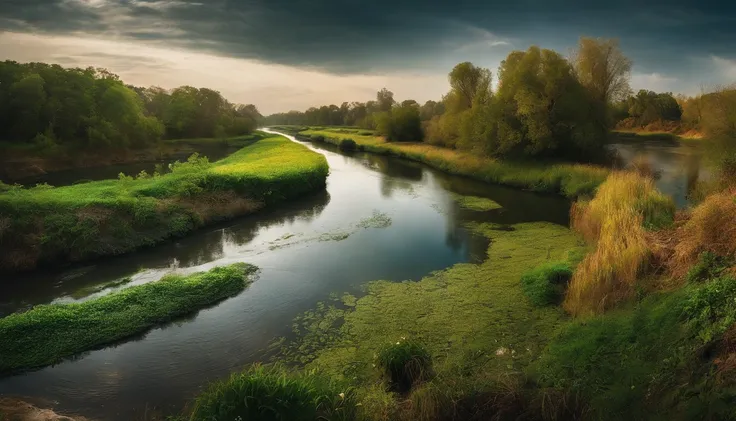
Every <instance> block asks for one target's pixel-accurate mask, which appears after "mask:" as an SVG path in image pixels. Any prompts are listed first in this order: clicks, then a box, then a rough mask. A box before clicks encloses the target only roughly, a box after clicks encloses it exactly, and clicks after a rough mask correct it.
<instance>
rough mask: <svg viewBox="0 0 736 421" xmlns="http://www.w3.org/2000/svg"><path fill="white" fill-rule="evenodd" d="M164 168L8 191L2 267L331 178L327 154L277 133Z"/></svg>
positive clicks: (123, 240)
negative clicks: (220, 154) (213, 157)
mask: <svg viewBox="0 0 736 421" xmlns="http://www.w3.org/2000/svg"><path fill="white" fill-rule="evenodd" d="M170 169H171V172H170V173H167V174H165V175H158V176H148V175H147V174H146V176H140V177H138V178H133V177H131V176H125V175H123V176H121V177H119V179H116V180H103V181H95V182H89V183H83V184H76V185H72V186H65V187H50V186H39V187H34V188H29V189H9V190H7V191H5V192H3V193H0V215H2V216H0V249H2V251H3V252H2V253H0V270H23V269H32V268H34V267H36V266H38V265H39V264H54V263H64V262H68V261H81V260H86V259H90V258H94V257H98V256H104V255H115V254H122V253H126V252H129V251H132V250H135V249H137V248H140V247H144V246H150V245H154V244H157V243H160V242H162V241H165V240H167V239H169V238H171V237H176V236H182V235H184V234H186V233H188V232H190V231H192V230H194V229H196V228H198V227H201V226H203V225H206V224H209V223H213V222H217V221H221V220H224V219H229V218H233V217H235V216H238V215H243V214H247V213H251V212H254V211H256V210H258V209H260V208H262V207H264V206H268V205H272V204H275V203H278V202H281V201H284V200H287V199H289V198H294V197H297V196H299V195H303V194H306V193H309V192H312V191H315V190H317V189H322V188H324V186H325V181H326V178H327V173H328V171H329V168H328V166H327V161H326V160H325V158H324V156H322V155H320V154H318V153H315V152H312V151H310V150H308V149H307V148H306V147H305V146H303V145H299V144H297V143H294V142H291V141H289V140H288V139H286V138H284V137H282V136H277V135H272V136H264V137H263V138H261V139H260V140H258V141H256V142H255V143H252V144H250V145H249V146H247V147H244V148H242V149H240V150H239V151H237V152H235V153H233V154H232V155H230V156H228V157H226V158H225V159H222V160H220V161H217V162H214V163H210V162H209V161H207V160H206V158H203V157H198V156H197V155H193V156H192V157H191V158H190V159H189V160H188V161H187V162H184V163H176V164H172V165H171V166H170Z"/></svg>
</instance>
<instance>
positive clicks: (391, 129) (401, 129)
mask: <svg viewBox="0 0 736 421" xmlns="http://www.w3.org/2000/svg"><path fill="white" fill-rule="evenodd" d="M375 119H376V130H377V131H378V133H380V134H382V135H384V136H386V140H388V141H390V142H419V141H421V140H422V137H423V136H422V121H421V119H420V117H419V107H417V106H416V105H406V106H404V105H400V106H398V107H394V108H393V109H392V110H390V111H384V112H380V113H377V114H376V115H375Z"/></svg>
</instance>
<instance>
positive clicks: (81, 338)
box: [0, 263, 257, 374]
mask: <svg viewBox="0 0 736 421" xmlns="http://www.w3.org/2000/svg"><path fill="white" fill-rule="evenodd" d="M256 269H257V268H256V267H255V266H252V265H248V264H244V263H237V264H234V265H231V266H224V267H217V268H214V269H212V270H210V271H208V272H202V273H195V274H192V275H186V276H182V275H167V276H164V277H163V278H162V279H161V280H159V281H157V282H151V283H148V284H144V285H139V286H134V287H130V288H127V289H124V290H122V291H119V292H115V293H112V294H110V295H106V296H104V297H100V298H96V299H92V300H89V301H85V302H83V303H72V304H51V305H41V306H36V307H34V308H33V309H31V310H29V311H27V312H25V313H17V314H12V315H10V316H7V317H4V318H2V319H0V337H2V338H3V340H2V341H0V374H6V373H9V372H15V371H20V370H27V369H32V368H38V367H43V366H46V365H50V364H55V363H58V362H60V361H61V360H62V359H64V358H66V357H70V356H72V355H75V354H79V353H80V352H83V351H87V350H90V349H94V348H97V347H100V346H102V345H106V344H110V343H113V342H115V341H118V340H121V339H124V338H127V337H130V336H134V335H140V334H143V333H145V332H146V331H148V330H149V329H151V328H152V327H154V326H158V325H162V324H164V323H167V322H169V321H172V320H175V319H176V318H177V317H181V316H184V315H187V314H192V313H196V312H197V311H199V310H200V309H202V308H204V307H206V306H209V305H212V304H215V303H217V302H219V301H221V300H223V299H225V298H227V297H230V296H233V295H236V294H238V293H239V292H241V291H242V290H243V289H245V287H246V286H248V284H250V282H252V280H253V274H254V273H255V271H256Z"/></svg>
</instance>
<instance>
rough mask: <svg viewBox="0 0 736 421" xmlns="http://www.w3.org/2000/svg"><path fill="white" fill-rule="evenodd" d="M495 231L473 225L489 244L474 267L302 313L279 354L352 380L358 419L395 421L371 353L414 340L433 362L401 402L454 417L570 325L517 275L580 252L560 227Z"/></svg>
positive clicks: (376, 286)
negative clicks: (532, 296) (530, 295)
mask: <svg viewBox="0 0 736 421" xmlns="http://www.w3.org/2000/svg"><path fill="white" fill-rule="evenodd" d="M494 228H496V227H495V226H494V225H493V224H476V225H474V226H473V227H472V229H474V230H476V231H478V232H479V233H482V234H484V235H487V236H488V237H490V238H491V246H490V247H489V249H488V259H487V260H486V261H485V262H484V263H482V264H480V265H475V264H458V265H455V266H453V267H451V268H449V269H446V270H443V271H439V272H436V273H434V274H432V275H430V276H427V277H425V278H423V279H421V280H420V281H416V282H410V281H407V282H398V283H397V282H387V281H376V282H372V283H370V284H369V285H368V286H367V294H366V295H365V296H363V297H359V298H356V297H353V296H350V295H346V296H344V297H343V298H342V300H341V303H339V304H330V303H325V304H322V305H320V306H318V308H317V310H315V311H313V312H308V313H306V314H305V315H304V316H303V317H301V318H300V319H299V320H298V321H297V323H296V325H295V330H296V332H297V333H298V336H299V339H298V340H297V341H296V342H294V343H287V344H286V345H285V346H284V347H283V348H282V353H281V357H280V358H282V360H284V361H286V362H297V363H300V364H305V365H306V368H307V369H319V370H320V371H322V372H324V373H326V374H327V375H330V376H332V377H333V378H335V379H338V380H345V381H352V382H353V384H354V385H355V387H356V389H357V396H358V400H359V402H360V403H361V406H360V408H361V413H362V415H361V417H362V418H360V419H369V420H379V419H380V420H395V419H399V418H398V415H397V412H396V411H400V408H401V407H402V406H401V405H400V402H399V401H397V399H396V396H395V395H394V394H393V393H392V392H391V389H390V382H389V381H388V380H387V379H386V376H385V373H384V370H383V369H382V368H381V366H380V364H377V357H378V355H379V354H380V353H381V350H382V349H383V347H384V345H385V344H388V343H396V342H402V341H403V340H402V337H406V338H411V339H412V341H418V342H421V343H422V344H423V346H424V347H425V348H426V351H427V352H428V354H429V356H430V357H431V359H432V361H433V364H432V366H433V370H432V371H433V373H434V376H433V377H432V379H431V380H430V381H428V382H425V383H423V384H422V385H421V386H420V387H417V388H414V389H413V390H412V391H411V393H410V395H409V396H408V397H407V399H409V400H412V402H414V400H421V401H422V402H424V403H423V404H421V405H423V406H421V407H422V408H425V409H426V411H428V412H432V411H433V409H432V408H435V409H437V408H439V407H442V408H444V409H443V410H445V411H452V410H453V409H454V408H455V407H456V405H455V403H457V402H459V401H460V400H462V399H464V397H467V396H475V395H477V394H482V393H485V392H487V391H490V390H497V388H498V385H499V384H500V383H499V382H500V381H506V379H509V378H514V376H515V373H518V372H519V370H521V369H523V368H524V367H526V366H527V365H528V364H529V363H530V362H531V361H533V360H534V359H536V358H538V356H539V355H540V353H541V352H542V349H543V348H544V347H545V346H546V344H547V342H548V341H549V340H550V339H551V338H552V337H553V336H554V334H555V332H556V330H557V329H558V327H559V326H560V325H561V324H562V323H565V322H566V321H567V320H568V318H567V317H566V316H565V314H564V313H563V312H562V310H561V309H560V308H559V307H553V306H548V307H543V308H537V307H535V306H533V305H532V304H531V303H530V302H529V301H528V300H527V299H526V297H525V296H524V292H523V291H522V288H521V285H520V283H519V278H520V277H521V276H522V274H523V273H524V271H525V270H526V269H527V268H529V267H534V266H537V265H540V264H542V263H545V262H548V261H557V260H562V259H565V258H566V256H568V251H569V250H575V251H580V250H583V249H584V246H583V245H582V243H581V240H580V239H579V238H578V237H577V236H576V235H574V234H573V233H572V232H571V231H570V230H568V229H567V228H564V227H561V226H557V225H553V224H549V223H529V224H518V225H514V226H513V228H514V229H513V230H508V231H499V230H496V229H494ZM509 376H511V377H509ZM453 402H454V403H453ZM414 403H417V405H419V403H418V402H414ZM417 405H414V408H418V407H419V406H417ZM458 405H459V404H458ZM438 410H439V409H438ZM423 411H424V410H423ZM410 419H411V418H410ZM448 419H449V418H448ZM456 419H464V418H462V417H461V418H456ZM466 419H470V417H468V418H466Z"/></svg>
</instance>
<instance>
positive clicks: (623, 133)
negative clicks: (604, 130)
mask: <svg viewBox="0 0 736 421" xmlns="http://www.w3.org/2000/svg"><path fill="white" fill-rule="evenodd" d="M611 136H612V137H613V139H614V140H615V141H641V140H661V141H666V142H685V143H693V142H695V143H697V142H700V141H702V140H703V134H702V133H700V132H697V131H689V132H685V133H675V132H667V131H646V130H613V131H612V132H611Z"/></svg>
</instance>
